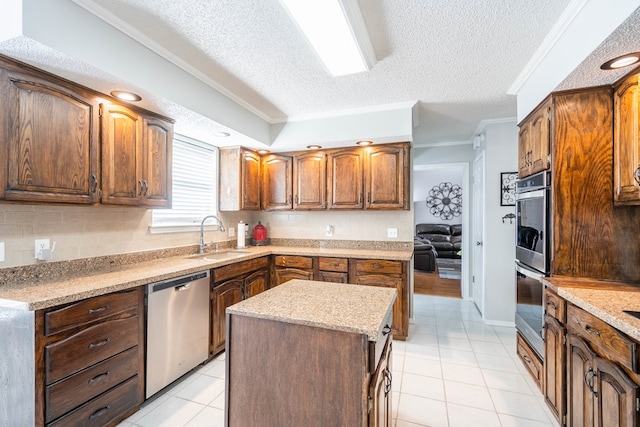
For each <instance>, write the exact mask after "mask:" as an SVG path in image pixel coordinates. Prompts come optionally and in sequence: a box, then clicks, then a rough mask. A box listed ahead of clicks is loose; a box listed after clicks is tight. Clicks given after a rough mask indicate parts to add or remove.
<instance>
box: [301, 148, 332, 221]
mask: <svg viewBox="0 0 640 427" xmlns="http://www.w3.org/2000/svg"><path fill="white" fill-rule="evenodd" d="M326 189H327V167H326V156H325V154H324V153H323V152H320V153H317V152H315V153H307V154H301V155H299V156H295V157H294V158H293V208H294V209H301V210H311V209H325V208H326V206H327V205H326V202H327V190H326Z"/></svg>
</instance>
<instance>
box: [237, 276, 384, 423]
mask: <svg viewBox="0 0 640 427" xmlns="http://www.w3.org/2000/svg"><path fill="white" fill-rule="evenodd" d="M395 298H396V290H395V289H389V288H378V287H368V286H356V285H349V284H338V283H326V282H318V281H306V280H291V281H289V282H287V283H284V284H282V285H280V286H277V287H275V288H273V289H270V290H268V291H266V292H263V293H261V294H259V295H257V296H254V297H252V298H249V299H247V300H245V301H242V302H240V303H238V304H235V305H233V306H231V307H229V308H227V344H226V351H227V355H226V410H225V422H226V425H229V426H233V425H242V426H258V425H259V426H287V425H291V426H294V425H295V426H302V425H303V426H307V427H310V426H316V425H317V426H327V425H349V426H367V425H374V426H377V425H386V424H387V423H388V422H389V420H390V417H391V394H390V393H391V347H392V342H391V328H390V325H391V313H392V307H393V302H394V300H395Z"/></svg>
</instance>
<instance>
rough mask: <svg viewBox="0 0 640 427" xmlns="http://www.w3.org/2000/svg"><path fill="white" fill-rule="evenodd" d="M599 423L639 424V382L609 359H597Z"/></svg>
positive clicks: (623, 426) (596, 399)
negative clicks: (637, 404)
mask: <svg viewBox="0 0 640 427" xmlns="http://www.w3.org/2000/svg"><path fill="white" fill-rule="evenodd" d="M594 369H595V371H596V375H595V377H594V383H595V387H594V388H595V390H596V394H594V401H595V405H596V408H595V409H596V420H595V424H594V425H596V426H620V427H636V426H637V425H638V410H637V408H636V402H637V400H636V399H638V389H639V387H638V385H637V384H635V383H634V382H633V381H632V380H631V379H630V378H629V377H628V376H627V374H625V372H624V371H623V370H622V369H620V368H619V367H618V366H616V364H615V363H613V362H610V361H609V360H606V359H603V358H600V357H596V359H595V360H594Z"/></svg>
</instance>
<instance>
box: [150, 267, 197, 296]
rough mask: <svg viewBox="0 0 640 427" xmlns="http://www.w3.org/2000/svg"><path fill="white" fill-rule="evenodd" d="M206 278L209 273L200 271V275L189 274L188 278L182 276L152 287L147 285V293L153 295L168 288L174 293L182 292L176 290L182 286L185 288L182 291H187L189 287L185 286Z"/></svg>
mask: <svg viewBox="0 0 640 427" xmlns="http://www.w3.org/2000/svg"><path fill="white" fill-rule="evenodd" d="M206 277H209V272H208V271H202V272H200V273H195V274H190V275H188V276H182V277H177V278H175V279H170V280H165V281H164V282H158V283H154V284H152V285H149V288H148V289H149V293H155V292H159V291H163V290H165V289H169V288H175V289H176V291H178V290H182V289H178V288H181V287H183V286H186V287H185V288H184V290H187V289H189V286H187V285H190V284H191V282H195V281H196V280H199V279H204V278H206Z"/></svg>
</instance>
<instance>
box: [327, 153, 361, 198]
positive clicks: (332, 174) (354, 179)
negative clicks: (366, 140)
mask: <svg viewBox="0 0 640 427" xmlns="http://www.w3.org/2000/svg"><path fill="white" fill-rule="evenodd" d="M363 170H364V152H363V151H362V149H357V148H353V149H348V150H338V151H330V152H328V153H327V183H328V185H327V192H328V194H327V200H328V208H329V209H362V207H363V206H364V187H363V175H364V171H363Z"/></svg>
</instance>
